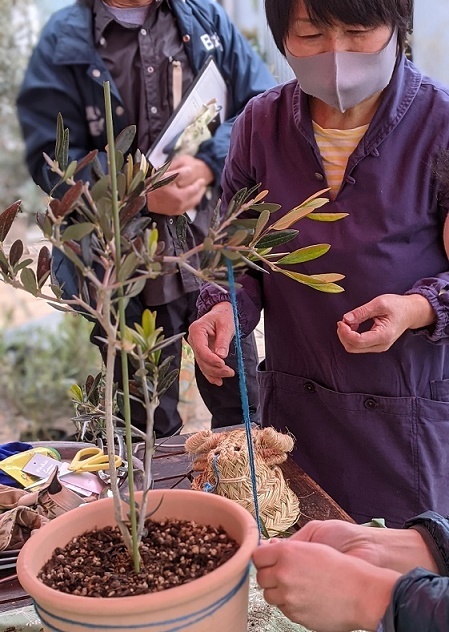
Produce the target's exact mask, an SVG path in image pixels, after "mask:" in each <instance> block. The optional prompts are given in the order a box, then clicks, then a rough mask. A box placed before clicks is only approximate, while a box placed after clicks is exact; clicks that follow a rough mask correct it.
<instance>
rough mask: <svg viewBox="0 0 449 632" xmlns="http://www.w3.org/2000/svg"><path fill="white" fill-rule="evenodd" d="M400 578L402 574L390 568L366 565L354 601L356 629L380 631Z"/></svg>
mask: <svg viewBox="0 0 449 632" xmlns="http://www.w3.org/2000/svg"><path fill="white" fill-rule="evenodd" d="M400 577H401V574H400V573H398V572H396V571H393V570H390V569H388V568H379V567H376V566H372V565H370V564H367V565H366V568H365V571H364V572H363V573H362V575H361V577H360V578H359V579H360V581H359V583H358V594H357V595H355V599H354V625H355V627H354V629H355V628H361V629H363V630H372V631H374V630H377V629H378V626H379V623H380V621H381V620H382V617H383V616H384V614H385V612H386V611H387V608H388V606H389V604H390V601H391V598H392V594H393V589H394V586H395V584H396V582H397V581H398V579H399V578H400Z"/></svg>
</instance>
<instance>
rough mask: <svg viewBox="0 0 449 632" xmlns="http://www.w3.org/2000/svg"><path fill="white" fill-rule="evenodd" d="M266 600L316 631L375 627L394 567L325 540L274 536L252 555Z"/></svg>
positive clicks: (342, 631)
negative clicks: (373, 562) (371, 561)
mask: <svg viewBox="0 0 449 632" xmlns="http://www.w3.org/2000/svg"><path fill="white" fill-rule="evenodd" d="M253 561H254V564H255V566H256V568H257V581H258V583H259V586H260V587H261V588H263V590H264V598H265V600H266V601H267V603H269V604H271V605H274V606H277V607H278V608H279V609H280V610H281V611H282V612H283V614H284V615H285V616H286V617H288V618H289V619H291V620H292V621H295V622H296V623H300V624H301V625H304V626H305V627H307V628H310V629H313V630H315V631H316V632H324V631H325V632H347V630H356V629H360V628H362V629H364V630H376V628H377V626H378V624H379V621H380V620H381V618H382V616H383V615H384V613H385V611H386V609H387V607H388V604H389V602H390V599H391V593H392V590H393V586H394V584H395V582H396V580H397V579H398V577H399V576H400V575H399V573H397V572H395V571H391V570H389V569H385V568H379V567H376V566H373V565H371V564H369V563H367V562H365V561H364V560H360V559H357V558H355V557H353V556H351V555H345V554H343V553H340V552H339V551H336V550H335V549H333V548H331V547H329V546H326V545H324V544H315V543H310V542H300V541H298V540H296V541H295V540H291V539H290V540H277V541H275V542H273V543H270V544H263V545H262V546H260V547H259V548H258V549H257V550H256V551H255V553H254V555H253Z"/></svg>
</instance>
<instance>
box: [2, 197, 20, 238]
mask: <svg viewBox="0 0 449 632" xmlns="http://www.w3.org/2000/svg"><path fill="white" fill-rule="evenodd" d="M21 204H22V200H17V201H16V202H14V203H13V204H11V206H8V208H7V209H6V210H4V211H3V213H2V214H1V215H0V242H2V241H5V239H6V236H7V234H8V233H9V231H10V230H11V226H12V224H13V221H14V220H15V219H16V217H17V213H18V212H19V210H20V205H21Z"/></svg>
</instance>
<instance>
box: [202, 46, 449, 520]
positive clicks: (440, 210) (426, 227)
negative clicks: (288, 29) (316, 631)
mask: <svg viewBox="0 0 449 632" xmlns="http://www.w3.org/2000/svg"><path fill="white" fill-rule="evenodd" d="M448 146H449V91H448V90H446V89H445V88H444V87H442V86H439V85H437V84H436V83H435V82H434V81H432V80H430V79H428V78H426V77H423V76H422V75H421V74H420V73H419V71H418V70H417V69H416V68H415V67H414V66H413V65H412V64H411V63H410V62H408V61H407V60H405V58H401V59H400V60H399V62H398V64H397V67H396V69H395V72H394V75H393V77H392V80H391V83H390V85H389V86H388V87H387V89H386V90H385V93H384V96H383V100H382V103H381V105H380V107H379V109H378V111H377V113H376V115H375V116H374V118H373V120H372V122H371V124H370V126H369V128H368V130H367V132H366V134H365V135H364V137H363V138H362V139H361V141H360V143H359V145H358V147H357V148H356V149H355V151H354V152H353V154H352V155H351V156H350V158H349V161H348V165H347V169H346V173H345V175H344V179H343V183H342V186H341V190H340V192H339V193H338V195H337V197H336V199H335V200H334V201H331V202H330V203H329V204H327V205H326V206H325V207H324V208H323V211H326V212H345V213H349V216H348V217H346V218H345V219H343V220H341V221H338V222H333V223H318V222H315V221H311V220H309V219H307V218H306V219H303V220H301V221H300V222H299V223H298V225H297V226H295V228H298V230H299V234H298V236H297V237H296V238H295V239H294V240H293V241H291V242H290V243H288V244H287V245H284V246H282V247H281V248H282V251H283V252H287V251H293V250H296V249H297V248H300V247H302V246H306V245H310V244H317V243H329V244H331V249H330V251H329V252H328V253H327V254H326V255H325V256H323V257H322V258H320V259H318V260H315V261H312V262H309V263H306V264H302V265H298V266H292V269H293V270H297V271H301V272H304V273H306V274H319V273H325V272H338V273H341V274H344V275H345V277H346V278H345V279H344V281H343V282H342V285H343V286H344V289H345V291H344V293H341V294H325V293H322V292H319V291H316V290H313V289H311V288H309V287H307V286H304V285H301V284H299V283H296V282H295V281H293V280H291V279H289V278H287V277H285V276H284V275H282V274H276V273H270V274H263V275H262V274H260V275H258V274H257V273H253V272H252V271H251V273H249V274H246V275H245V276H244V277H243V279H242V285H243V287H242V289H241V290H240V291H239V312H240V317H241V326H242V330H243V332H244V334H248V333H249V332H250V331H251V330H252V329H253V328H254V327H255V325H256V324H257V322H258V320H259V316H260V311H261V309H263V310H264V315H265V345H266V359H265V361H264V362H263V363H262V364H261V366H260V370H259V384H260V390H261V403H262V419H263V421H264V424H266V425H273V426H275V427H276V428H277V429H279V430H282V431H286V430H288V431H290V432H292V433H293V434H294V436H295V437H296V448H295V452H294V458H295V459H296V460H297V462H298V463H299V464H300V465H301V466H302V467H303V468H304V470H305V471H306V472H307V473H308V474H309V475H310V476H312V477H313V478H314V479H315V480H316V481H317V482H318V483H319V484H320V485H321V486H322V487H323V488H324V489H325V491H327V492H328V493H329V494H330V495H331V496H332V497H333V498H334V499H335V500H336V501H337V502H338V503H339V504H340V505H341V506H342V507H343V508H344V509H345V510H346V511H348V512H349V513H350V514H351V515H352V516H353V517H354V518H355V519H356V520H357V521H358V522H363V521H366V520H369V519H371V518H373V517H383V518H386V519H387V522H388V523H389V524H390V525H391V526H395V525H402V524H403V522H404V520H406V519H407V518H409V517H410V516H412V515H415V514H418V513H420V512H422V511H425V510H429V509H431V510H434V511H438V512H439V513H441V514H443V515H447V514H449V347H448V346H447V344H446V342H447V341H448V340H449V293H448V292H446V291H445V288H446V284H449V272H448V270H449V264H448V258H447V256H446V254H445V251H444V248H443V240H442V230H443V223H444V219H445V216H446V212H447V209H446V208H444V207H443V205H442V204H441V203H440V202H439V189H440V183H439V182H438V181H437V178H436V177H435V174H434V166H435V160H436V157H437V156H438V155H439V154H440V152H441V151H442V150H443V149H444V150H445V149H447V148H448ZM256 183H261V184H262V188H263V189H268V190H269V192H270V193H269V196H268V198H267V200H268V201H271V202H277V203H279V204H281V205H282V209H281V210H280V211H278V213H277V214H276V215H275V216H274V219H277V218H278V217H280V216H282V215H283V214H285V213H286V212H288V211H289V210H290V209H291V208H293V207H294V206H296V205H298V204H299V203H301V202H302V201H304V200H305V199H306V198H307V197H309V196H310V195H312V194H314V193H316V192H317V191H318V190H320V189H323V188H325V187H326V186H327V183H326V176H325V173H324V168H323V163H322V159H321V156H320V152H319V149H318V146H317V144H316V142H315V138H314V134H313V130H312V121H311V117H310V112H309V107H308V100H307V97H306V95H305V94H304V93H302V92H301V90H300V89H299V86H298V84H297V82H296V81H292V82H289V83H287V84H284V85H280V86H277V87H275V88H273V89H271V90H268V91H267V92H265V93H264V94H262V95H260V96H259V97H256V98H255V99H253V100H252V101H251V102H250V103H249V104H248V106H247V107H246V109H245V111H244V112H243V113H242V115H241V116H240V117H239V119H238V120H237V122H236V123H235V126H234V130H233V135H232V139H231V149H230V153H229V156H228V160H227V163H226V167H225V172H224V176H223V188H224V198H225V199H224V202H225V203H226V202H227V201H229V199H230V197H231V195H232V194H233V193H235V191H237V190H239V189H240V188H242V187H249V186H252V185H253V184H256ZM448 287H449V285H448ZM410 290H411V291H412V292H414V293H420V294H422V295H424V296H425V297H426V298H427V299H428V300H429V301H430V302H431V304H432V306H433V307H434V309H435V311H436V313H437V317H438V321H437V323H436V325H435V327H434V328H433V329H432V330H431V331H428V330H425V331H420V332H412V331H408V332H406V333H405V334H404V335H402V336H401V338H400V339H399V340H398V341H397V342H396V343H395V344H394V345H393V346H392V348H391V349H390V350H389V351H386V352H384V353H367V354H360V355H359V354H350V353H347V352H346V351H345V349H344V348H343V346H342V344H341V343H340V341H339V339H338V337H337V334H336V328H337V321H339V320H340V319H341V317H342V316H343V314H344V313H346V312H348V311H349V310H351V309H353V308H355V307H358V306H360V305H362V304H364V303H366V302H367V301H370V300H371V299H373V298H374V297H376V296H378V295H380V294H385V293H394V294H404V293H406V292H408V291H410ZM226 298H227V297H226V295H225V294H223V293H220V291H219V290H217V289H215V288H213V287H211V286H206V287H204V288H203V290H202V293H201V296H200V299H199V309H200V314H201V313H204V312H205V311H207V310H208V309H210V307H211V306H212V305H213V304H215V303H216V302H218V301H220V300H225V299H226Z"/></svg>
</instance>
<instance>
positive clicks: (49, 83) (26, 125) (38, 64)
mask: <svg viewBox="0 0 449 632" xmlns="http://www.w3.org/2000/svg"><path fill="white" fill-rule="evenodd" d="M55 30H56V29H55V27H50V26H47V28H44V30H43V32H42V35H41V38H40V40H39V42H38V44H37V46H36V48H35V49H34V51H33V54H32V56H31V59H30V62H29V65H28V68H27V71H26V73H25V76H24V80H23V83H22V87H21V89H20V92H19V96H18V99H17V111H18V117H19V121H20V125H21V128H22V134H23V137H24V140H25V152H26V162H27V165H28V169H29V171H30V174H31V176H32V178H33V180H34V181H35V182H36V184H38V185H39V186H40V187H41V188H42V189H43V190H44V191H46V192H47V193H48V192H49V191H50V190H51V189H52V187H53V186H54V184H55V183H56V182H57V181H58V180H59V178H58V176H56V175H55V174H53V173H52V172H51V171H50V169H49V167H48V166H47V164H46V163H45V161H44V158H43V152H45V153H46V154H48V155H49V156H50V157H51V158H54V150H55V139H56V120H57V116H58V113H59V112H60V113H61V114H62V116H63V119H64V126H65V127H68V128H69V130H70V156H69V159H70V161H72V160H80V159H81V158H83V157H84V156H85V155H86V154H87V153H88V152H89V150H90V149H92V144H91V139H90V134H89V129H88V124H87V121H86V112H85V104H84V101H85V98H84V95H83V94H82V92H81V86H80V85H79V81H78V79H77V77H76V73H75V69H74V67H71V66H67V65H61V64H58V63H56V61H55V54H54V50H55V47H56V43H57V36H56V34H55ZM86 72H87V71H86ZM84 87H85V86H84ZM103 147H104V145H103ZM100 159H101V161H102V162H103V164H104V165H105V164H106V157H105V154H103V156H102V157H101V158H100ZM77 177H78V178H80V179H82V180H86V179H87V180H89V179H90V170H89V172H88V173H87V172H84V173H79V174H78V175H77Z"/></svg>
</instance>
